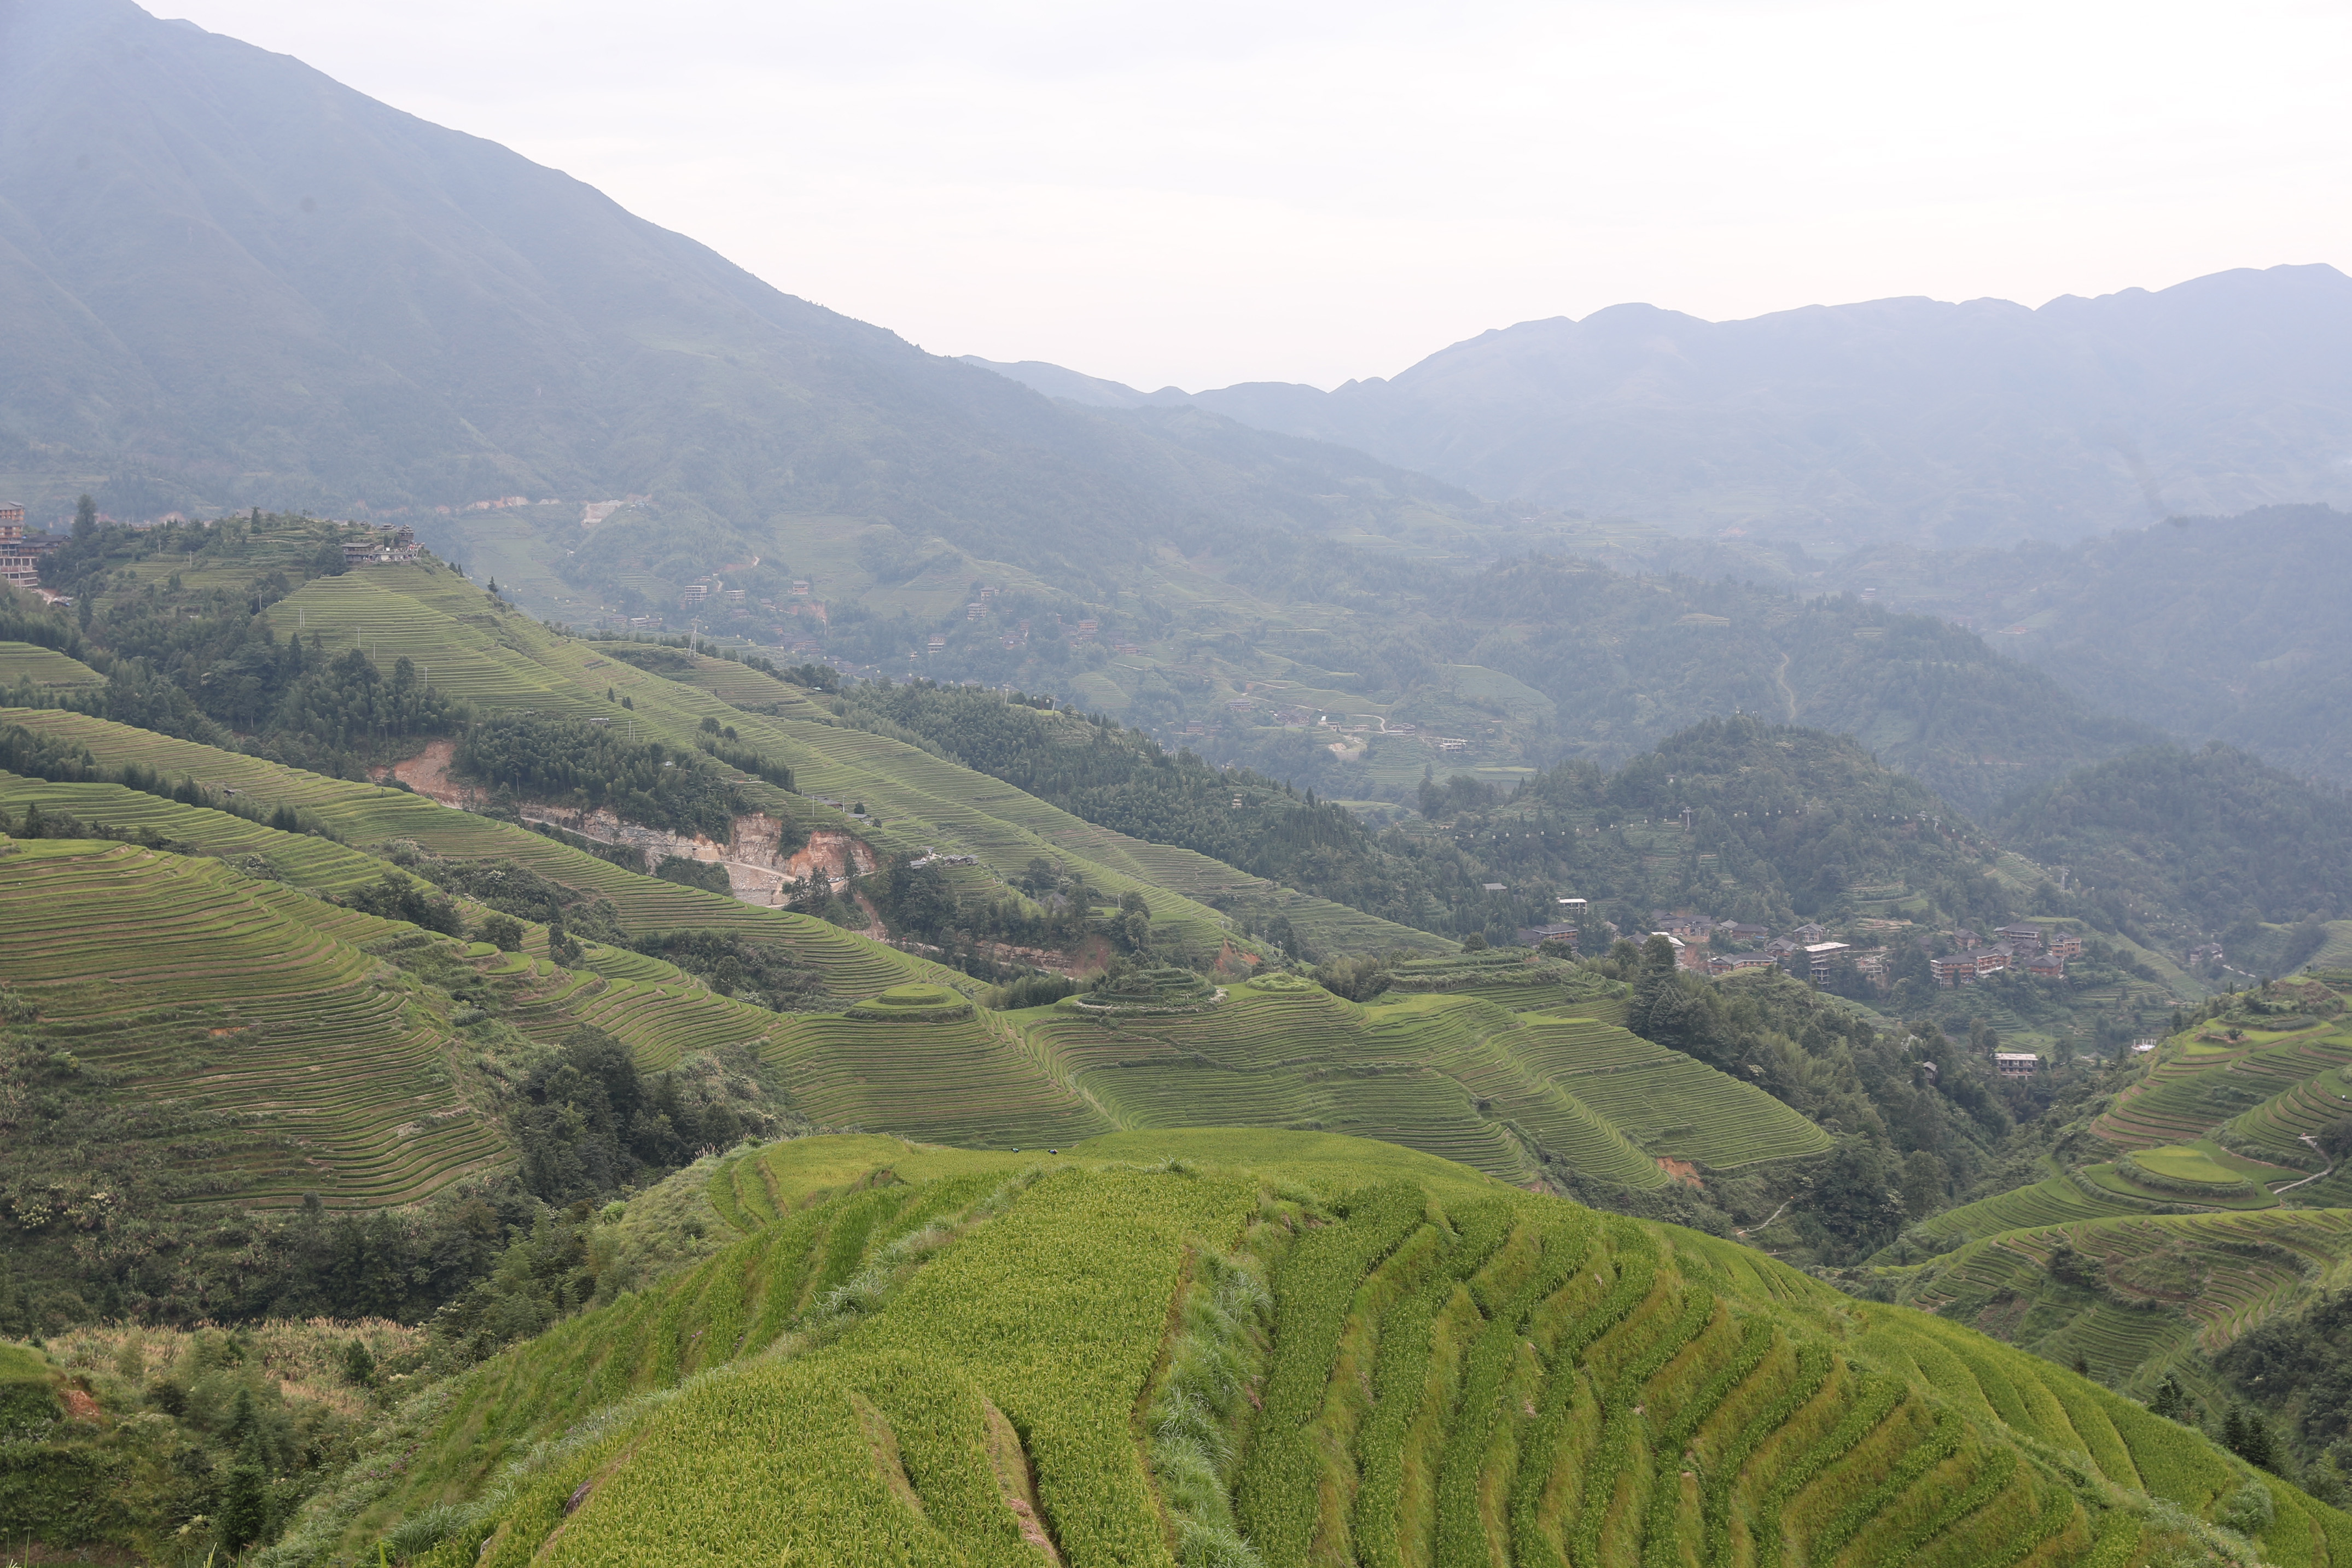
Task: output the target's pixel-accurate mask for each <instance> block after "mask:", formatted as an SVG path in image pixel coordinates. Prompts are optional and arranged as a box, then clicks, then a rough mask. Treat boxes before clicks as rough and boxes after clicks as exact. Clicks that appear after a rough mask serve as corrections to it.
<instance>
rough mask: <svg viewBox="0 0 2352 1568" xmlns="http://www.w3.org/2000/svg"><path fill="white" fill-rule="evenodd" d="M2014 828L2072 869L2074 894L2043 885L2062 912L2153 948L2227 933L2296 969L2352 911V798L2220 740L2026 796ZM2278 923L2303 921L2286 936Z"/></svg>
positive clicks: (2012, 834) (2027, 847)
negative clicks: (2326, 927)
mask: <svg viewBox="0 0 2352 1568" xmlns="http://www.w3.org/2000/svg"><path fill="white" fill-rule="evenodd" d="M2002 831H2003V833H2004V834H2005V835H2006V836H2007V838H2008V839H2009V840H2010V841H2011V843H2012V844H2014V846H2015V847H2016V848H2018V849H2019V850H2021V852H2024V853H2026V854H2028V855H2031V856H2032V857H2033V858H2034V859H2036V860H2039V861H2042V862H2044V863H2045V864H2051V865H2063V866H2065V867H2067V868H2068V870H2069V873H2070V877H2069V883H2070V885H2069V888H2068V889H2067V890H2066V891H2065V892H2063V893H2062V892H2060V891H2059V890H2057V889H2054V888H2051V889H2043V890H2042V891H2041V894H2040V898H2041V900H2042V904H2044V905H2046V906H2047V908H2048V910H2049V912H2050V913H2053V914H2055V913H2070V914H2071V913H2077V912H2079V913H2081V914H2082V915H2084V917H2085V918H2090V919H2095V920H2096V921H2097V923H2098V924H2099V925H2103V926H2105V927H2106V928H2107V929H2110V930H2117V931H2122V932H2125V933H2126V934H2128V935H2130V936H2133V937H2134V938H2135V939H2136V940H2138V941H2141V942H2143V943H2147V944H2148V945H2150V946H2165V947H2173V948H2178V947H2179V946H2183V945H2184V944H2185V943H2187V942H2190V941H2194V940H2197V939H2199V938H2200V937H2202V936H2221V940H2222V945H2223V946H2224V947H2225V948H2226V949H2228V950H2229V951H2230V952H2231V961H2232V962H2233V963H2237V964H2239V965H2240V966H2241V967H2246V966H2248V965H2251V964H2260V965H2262V966H2263V967H2266V968H2269V969H2271V970H2272V972H2273V973H2279V974H2284V973H2285V972H2287V971H2288V970H2290V969H2292V968H2294V967H2296V966H2297V965H2299V964H2301V963H2302V962H2303V961H2304V960H2305V959H2306V958H2308V957H2310V956H2311V955H2312V953H2314V952H2315V951H2317V949H2318V947H2319V945H2320V943H2321V942H2323V941H2325V940H2326V936H2325V933H2324V932H2322V931H2321V930H2320V929H2319V925H2320V923H2322V922H2325V921H2329V920H2340V919H2343V918H2345V917H2346V916H2347V915H2352V806H2347V802H2346V800H2345V799H2344V797H2343V795H2342V794H2341V793H2340V792H2339V791H2337V790H2336V789H2330V788H2327V787H2325V786H2320V785H2315V784H2313V783H2311V782H2310V781H2309V780H2307V779H2298V778H2296V777H2294V775H2292V774H2289V773H2286V772H2284V771H2282V770H2280V769H2278V768H2273V767H2270V766H2268V765H2267V764H2265V763H2263V762H2261V761H2259V760H2257V759H2256V758H2252V757H2249V756H2247V755H2246V754H2245V753H2244V752H2242V751H2235V750H2232V749H2231V748H2230V747H2225V746H2221V745H2220V744H2218V743H2216V744H2213V745H2210V746H2207V747H2202V748H2201V749H2200V750H2196V751H2187V750H2183V749H2181V748H2180V747H2172V746H2158V747H2147V748H2145V749H2142V750H2138V751H2134V752H2131V753H2129V754H2128V755H2126V756H2123V757H2118V758H2115V759H2114V760H2113V761H2110V762H2105V763H2102V764H2100V765H2099V766H2097V767H2095V768H2084V769H2083V770H2082V771H2080V772H2077V773H2073V774H2069V775H2068V776H2067V777H2065V778H2064V779H2059V780H2058V781H2056V782H2055V783H2053V784H2049V785H2046V786H2044V787H2043V788H2042V789H2035V790H2032V791H2031V792H2029V793H2027V794H2025V795H2023V796H2022V797H2021V798H2020V799H2019V800H2015V801H2014V802H2012V803H2011V807H2010V809H2009V810H2007V811H2006V812H2005V813H2004V816H2003V821H2002ZM2085 890H2087V891H2085ZM2265 925H2288V926H2291V927H2302V928H2303V929H2302V930H2300V931H2299V932H2297V933H2296V934H2295V935H2294V936H2291V937H2287V938H2286V939H2285V940H2281V939H2279V937H2278V936H2274V935H2273V934H2271V933H2268V932H2266V931H2264V929H2263V927H2264V926H2265Z"/></svg>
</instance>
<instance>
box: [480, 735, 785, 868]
mask: <svg viewBox="0 0 2352 1568" xmlns="http://www.w3.org/2000/svg"><path fill="white" fill-rule="evenodd" d="M452 760H453V762H454V764H455V766H456V768H457V771H458V772H459V773H461V774H463V775H464V776H466V777H467V778H470V779H478V780H479V781H480V782H482V783H484V784H487V785H488V786H490V787H491V788H492V789H496V790H499V791H500V792H501V793H502V794H505V795H507V796H510V797H515V798H520V799H526V800H541V801H545V802H547V803H549V804H551V805H564V806H574V807H581V808H584V809H588V810H594V809H596V808H598V807H603V806H609V807H611V808H612V809H613V810H614V811H615V812H617V813H618V814H620V815H621V816H623V817H625V818H627V819H628V820H629V821H633V822H642V823H644V824H646V826H648V827H656V828H666V829H667V830H669V831H671V832H675V833H683V834H696V833H699V834H701V835H703V836H705V837H707V838H710V839H715V840H717V841H719V842H720V843H724V842H726V841H728V840H729V839H730V837H732V836H733V834H734V831H735V819H736V817H738V816H739V815H740V814H742V813H743V812H745V811H748V810H751V802H750V801H749V800H746V799H745V798H744V795H743V792H742V789H740V787H739V786H738V785H737V784H736V783H735V782H734V780H732V779H730V778H729V777H728V776H727V774H726V773H725V772H723V771H722V770H721V769H720V768H719V767H718V766H717V764H716V763H714V762H712V761H709V760H708V759H706V758H705V757H704V756H703V754H701V753H700V752H698V751H690V750H680V749H679V748H677V747H670V746H665V745H663V744H662V743H661V742H660V741H657V740H646V741H637V740H632V739H630V738H629V737H628V734H627V732H626V731H625V730H616V729H615V727H614V726H611V725H602V724H590V723H587V722H585V721H584V720H580V719H562V718H547V717H541V716H537V715H521V716H515V717H510V718H496V719H488V720H485V721H483V722H481V723H479V724H476V725H474V726H472V727H469V728H468V729H467V731H466V734H465V737H464V738H463V739H461V740H460V741H459V742H458V743H457V751H456V754H455V756H454V758H452Z"/></svg>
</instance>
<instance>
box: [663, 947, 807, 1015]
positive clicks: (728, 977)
mask: <svg viewBox="0 0 2352 1568" xmlns="http://www.w3.org/2000/svg"><path fill="white" fill-rule="evenodd" d="M628 945H629V946H632V947H634V948H635V949H636V950H637V951H638V952H640V953H645V954H648V955H650V956H654V957H656V958H666V959H667V960H668V961H669V962H671V963H673V964H675V965H677V967H679V968H681V969H684V970H685V971H686V972H687V973H688V974H689V975H692V976H694V977H697V978H698V979H700V980H702V981H703V982H704V983H706V984H708V985H709V986H710V987H711V988H713V989H714V990H716V991H718V992H719V994H720V995H722V996H729V997H733V998H736V999H737V1000H739V1001H748V1002H751V1003H752V1004H753V1005H755V1006H758V1007H765V1008H772V1009H774V1010H776V1011H777V1012H796V1011H814V1010H816V1007H817V1004H819V1003H820V1002H821V1001H822V1000H823V998H824V977H823V976H821V975H819V974H817V973H815V972H814V970H810V969H805V968H803V967H800V966H799V965H797V964H794V963H793V961H792V960H791V959H790V958H788V957H786V956H784V955H783V954H782V953H780V952H778V951H777V950H775V949H774V948H772V947H761V946H753V945H752V944H751V943H749V942H746V941H744V940H743V938H742V937H740V936H735V935H733V934H731V933H726V932H717V931H655V932H649V933H647V934H646V935H645V936H639V937H636V938H635V939H633V940H631V941H630V942H629V944H628Z"/></svg>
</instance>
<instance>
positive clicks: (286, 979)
mask: <svg viewBox="0 0 2352 1568" xmlns="http://www.w3.org/2000/svg"><path fill="white" fill-rule="evenodd" d="M392 929H394V927H393V926H392V925H390V924H389V923H387V922H384V921H379V920H377V919H375V918H374V917H373V916H371V915H358V914H353V913H351V912H349V911H345V910H341V909H336V908H334V907H332V906H331V905H327V904H319V903H317V902H316V901H314V900H312V899H311V898H310V897H309V896H307V895H305V894H299V893H294V892H291V891H289V890H287V889H285V888H280V887H273V886H271V885H270V884H268V883H254V882H250V881H248V880H247V879H245V878H243V877H240V876H238V875H236V873H233V872H230V871H229V870H227V869H226V867H225V866H223V865H221V864H220V863H219V862H214V861H207V860H190V859H184V858H182V857H180V856H176V855H168V854H159V853H154V852H149V851H146V850H142V849H138V848H134V847H131V846H128V845H117V844H92V843H88V842H83V841H74V840H43V841H38V842H35V843H29V844H19V845H17V846H16V852H14V853H11V854H8V855H5V856H0V978H5V980H6V981H7V982H8V983H9V984H10V985H11V986H13V987H14V988H16V992H17V994H18V995H19V996H21V997H22V998H25V999H26V1001H28V1002H30V1003H31V1004H33V1005H34V1006H36V1007H37V1008H38V1009H40V1028H41V1031H42V1034H43V1035H44V1036H45V1037H46V1038H47V1039H49V1040H52V1041H54V1042H57V1043H58V1044H60V1045H63V1046H65V1047H67V1048H68V1049H70V1050H72V1051H74V1052H75V1053H76V1054H77V1055H79V1056H80V1057H82V1058H84V1059H86V1060H88V1061H90V1062H91V1063H93V1064H95V1065H97V1066H99V1067H100V1068H102V1069H103V1070H104V1071H108V1072H109V1073H111V1074H116V1075H119V1081H120V1082H121V1085H122V1088H123V1091H124V1092H131V1093H136V1094H139V1095H142V1096H150V1097H156V1098H168V1099H172V1100H175V1101H179V1102H182V1103H186V1104H188V1105H190V1106H192V1107H196V1108H201V1109H205V1110H209V1111H214V1112H217V1113H226V1114H227V1115H229V1116H230V1117H231V1118H232V1119H233V1120H234V1122H235V1124H236V1133H235V1134H234V1135H233V1136H230V1137H228V1138H226V1139H225V1140H220V1141H218V1143H217V1144H215V1141H212V1140H200V1141H197V1143H196V1146H195V1147H194V1148H193V1149H177V1148H174V1149H167V1150H159V1151H157V1155H158V1157H159V1158H162V1159H163V1160H164V1161H165V1162H166V1163H169V1164H172V1165H174V1166H179V1167H181V1168H184V1169H189V1170H192V1171H194V1172H195V1173H198V1174H200V1175H201V1176H204V1178H205V1181H204V1190H205V1191H206V1193H207V1194H208V1195H209V1196H214V1197H231V1198H236V1199H239V1200H243V1201H247V1202H263V1203H268V1202H278V1203H289V1202H294V1201H298V1200H299V1197H300V1196H301V1194H302V1193H304V1192H307V1191H315V1192H318V1193H319V1194H320V1196H321V1197H323V1198H324V1199H325V1200H326V1201H327V1202H329V1203H331V1204H339V1205H346V1206H352V1205H375V1204H386V1203H399V1202H406V1201H409V1200H412V1199H414V1198H416V1197H422V1196H424V1195H425V1194H426V1193H428V1192H431V1191H432V1190H433V1189H434V1188H436V1187H437V1186H441V1185H443V1184H444V1183H446V1182H447V1181H449V1180H451V1179H452V1178H454V1177H455V1176H458V1175H460V1174H462V1173H463V1172H465V1171H467V1170H471V1169H475V1168H478V1167H479V1166H483V1165H486V1164H488V1163H491V1162H495V1161H498V1160H500V1159H503V1158H504V1157H505V1154H506V1149H505V1143H504V1140H503V1139H502V1138H501V1137H500V1136H499V1134H498V1132H497V1131H496V1129H495V1128H494V1127H493V1125H492V1124H490V1123H489V1122H488V1120H487V1119H486V1118H485V1117H484V1116H483V1115H482V1113H481V1112H480V1111H479V1110H478V1108H477V1107H476V1106H474V1105H472V1104H469V1103H467V1100H466V1099H465V1097H464V1096H463V1095H462V1094H460V1093H459V1092H457V1090H456V1089H455V1087H454V1086H453V1082H452V1074H451V1071H450V1068H449V1061H448V1055H449V1052H450V1049H451V1041H450V1039H449V1036H448V1033H447V1031H446V1026H439V1025H437V1022H436V1020H435V1019H432V1018H430V1017H429V1016H428V1015H426V1014H425V1012H424V1011H423V1010H422V1009H417V1008H415V1007H414V1006H412V1005H411V1002H410V1000H409V998H408V997H407V996H406V994H405V993H404V992H403V991H402V990H401V989H399V988H396V987H394V986H391V985H387V984H385V983H383V980H382V978H381V977H379V975H378V974H377V966H376V962H375V960H374V959H373V958H372V957H371V956H369V955H368V954H366V953H364V952H362V950H361V946H360V944H362V943H363V942H366V941H369V940H371V939H372V938H374V937H376V936H381V935H383V933H385V932H387V931H389V930H392Z"/></svg>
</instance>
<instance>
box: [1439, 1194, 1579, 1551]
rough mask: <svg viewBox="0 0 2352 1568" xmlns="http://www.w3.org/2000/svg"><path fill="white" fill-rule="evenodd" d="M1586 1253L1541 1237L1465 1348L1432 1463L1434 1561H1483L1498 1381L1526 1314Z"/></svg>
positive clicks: (1569, 1240) (1563, 1233)
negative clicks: (1483, 1488)
mask: <svg viewBox="0 0 2352 1568" xmlns="http://www.w3.org/2000/svg"><path fill="white" fill-rule="evenodd" d="M1590 1251H1591V1239H1590V1238H1589V1237H1588V1236H1586V1235H1583V1234H1581V1233H1579V1232H1570V1231H1567V1230H1566V1229H1565V1228H1561V1229H1558V1230H1553V1231H1550V1232H1549V1233H1548V1234H1546V1235H1545V1236H1544V1238H1543V1257H1542V1259H1541V1260H1540V1261H1539V1263H1538V1266H1537V1268H1536V1270H1535V1272H1534V1273H1533V1274H1532V1275H1531V1276H1530V1277H1529V1278H1528V1280H1527V1281H1525V1282H1524V1283H1522V1284H1521V1285H1520V1286H1519V1287H1518V1288H1517V1290H1515V1291H1512V1292H1511V1293H1510V1294H1509V1295H1508V1296H1507V1297H1506V1298H1505V1299H1503V1300H1501V1301H1494V1302H1488V1301H1481V1302H1480V1305H1481V1306H1482V1307H1486V1309H1487V1318H1486V1327H1485V1328H1484V1329H1482V1330H1480V1331H1479V1333H1478V1337H1477V1339H1476V1340H1475V1341H1474V1342H1473V1343H1472V1344H1471V1346H1470V1354H1469V1358H1468V1361H1469V1364H1468V1366H1467V1368H1466V1369H1465V1375H1464V1377H1463V1382H1462V1397H1461V1400H1460V1403H1459V1405H1458V1406H1457V1413H1456V1415H1455V1416H1454V1428H1453V1430H1452V1431H1451V1432H1449V1433H1448V1434H1447V1435H1446V1439H1445V1451H1444V1455H1443V1456H1442V1457H1441V1458H1440V1459H1439V1461H1438V1473H1437V1555H1438V1560H1439V1561H1440V1562H1447V1563H1452V1562H1462V1563H1469V1562H1476V1561H1478V1560H1480V1559H1482V1558H1484V1557H1485V1556H1486V1555H1487V1554H1488V1552H1487V1545H1486V1521H1485V1520H1484V1519H1483V1518H1482V1517H1481V1516H1480V1513H1479V1507H1478V1502H1479V1499H1478V1483H1479V1474H1480V1471H1481V1469H1483V1468H1484V1466H1485V1464H1486V1455H1487V1451H1488V1449H1489V1448H1492V1447H1493V1445H1494V1437H1495V1425H1496V1419H1497V1417H1499V1416H1501V1414H1502V1389H1503V1381H1504V1379H1505V1378H1506V1377H1507V1375H1509V1373H1510V1369H1511V1358H1512V1355H1513V1354H1514V1353H1515V1352H1516V1351H1517V1348H1518V1346H1519V1343H1520V1342H1521V1336H1522V1335H1523V1334H1524V1333H1525V1332H1526V1330H1527V1323H1528V1314H1530V1313H1531V1312H1534V1311H1535V1310H1536V1308H1537V1306H1538V1305H1539V1304H1540V1303H1541V1302H1543V1301H1545V1300H1547V1299H1548V1298H1549V1297H1550V1296H1552V1295H1553V1294H1554V1293H1555V1292H1557V1291H1559V1290H1561V1289H1563V1288H1564V1287H1565V1286H1566V1285H1567V1284H1568V1282H1569V1281H1570V1279H1571V1278H1572V1277H1573V1276H1574V1274H1575V1272H1576V1270H1577V1269H1578V1267H1579V1266H1580V1264H1582V1263H1583V1261H1584V1260H1585V1258H1586V1256H1587V1254H1588V1253H1590Z"/></svg>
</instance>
